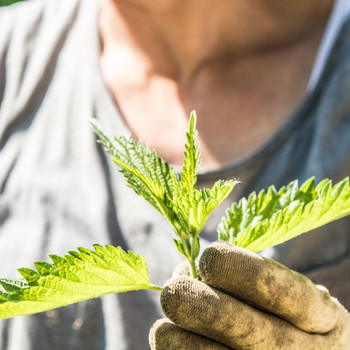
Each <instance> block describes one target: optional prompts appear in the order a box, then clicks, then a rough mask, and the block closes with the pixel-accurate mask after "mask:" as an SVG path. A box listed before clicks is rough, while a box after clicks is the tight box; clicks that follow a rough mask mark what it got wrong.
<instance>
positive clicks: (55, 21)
mask: <svg viewBox="0 0 350 350" xmlns="http://www.w3.org/2000/svg"><path fill="white" fill-rule="evenodd" d="M82 2H83V0H70V1H62V0H28V1H24V2H20V3H17V4H15V5H12V6H9V7H4V8H1V9H0V30H1V33H2V35H1V36H0V50H2V51H3V50H4V47H9V46H14V45H19V44H22V45H23V46H28V47H29V46H30V45H32V44H33V41H35V39H36V38H37V37H38V36H40V35H41V34H42V35H44V34H45V35H47V34H48V33H49V32H51V33H52V32H53V31H55V30H59V28H60V27H62V26H64V24H65V23H67V22H68V21H69V19H71V18H72V16H74V15H75V14H76V12H77V9H78V8H79V7H80V5H81V3H82ZM1 53H2V52H1Z"/></svg>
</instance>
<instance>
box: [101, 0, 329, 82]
mask: <svg viewBox="0 0 350 350" xmlns="http://www.w3.org/2000/svg"><path fill="white" fill-rule="evenodd" d="M332 4H333V0H313V1H304V0H297V1H291V0H288V1H282V2H281V1H276V0H250V1H246V0H235V1H232V0H220V1H217V2H215V4H213V1H212V0H186V1H179V0H160V1H158V0H104V2H103V6H102V11H101V17H103V20H101V21H100V24H101V26H100V30H101V38H102V43H106V42H108V43H109V44H111V43H113V41H115V42H116V43H118V45H119V46H120V45H121V43H122V42H123V41H124V40H125V42H127V43H128V45H130V43H131V42H132V43H133V45H134V48H135V50H137V51H138V52H139V54H140V55H142V56H144V57H143V58H144V60H145V62H147V65H149V67H148V69H149V70H150V72H151V74H154V73H155V74H160V75H164V76H166V77H169V78H172V79H175V80H178V81H183V82H185V81H186V80H190V79H191V77H193V76H195V75H196V73H197V72H198V71H199V70H200V69H201V68H203V67H206V66H207V65H210V64H211V63H213V62H214V63H217V62H219V61H221V60H223V61H226V60H227V59H231V60H232V59H235V57H237V58H240V57H244V56H250V55H254V54H256V53H259V52H261V51H266V50H273V49H274V48H281V46H284V45H290V44H291V43H292V42H293V41H298V40H300V39H301V38H302V37H305V36H307V35H308V34H309V33H310V32H312V31H313V30H315V28H317V27H319V26H320V25H324V23H325V21H326V20H327V17H328V15H329V12H330V8H331V6H332ZM252 23H253V24H254V25H252Z"/></svg>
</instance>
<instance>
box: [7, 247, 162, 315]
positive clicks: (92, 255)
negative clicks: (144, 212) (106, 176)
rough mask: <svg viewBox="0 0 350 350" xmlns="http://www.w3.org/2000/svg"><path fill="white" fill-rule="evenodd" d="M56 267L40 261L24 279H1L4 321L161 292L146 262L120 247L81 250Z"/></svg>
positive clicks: (23, 271)
mask: <svg viewBox="0 0 350 350" xmlns="http://www.w3.org/2000/svg"><path fill="white" fill-rule="evenodd" d="M78 250H79V252H69V255H65V256H64V257H60V256H57V255H51V256H50V257H51V259H52V261H53V264H49V263H47V262H43V261H39V262H36V263H35V264H34V265H35V267H36V271H35V270H31V269H27V268H22V269H19V270H18V271H19V272H20V273H21V275H22V276H23V277H24V279H18V280H16V279H0V284H1V285H2V287H3V288H4V291H0V318H8V317H14V316H19V315H28V314H33V313H36V312H41V311H45V310H50V309H54V308H57V307H61V306H64V305H69V304H72V303H76V302H78V301H82V300H86V299H90V298H96V297H99V296H101V295H104V294H108V293H117V292H126V291H131V290H137V289H154V290H161V288H160V287H156V286H153V285H152V284H151V283H150V282H149V277H148V276H149V273H148V269H147V265H146V262H145V259H144V258H143V257H141V256H140V255H135V254H133V253H132V252H129V253H126V252H124V251H123V250H122V249H121V248H120V247H118V248H115V247H113V246H110V245H106V246H105V247H102V246H100V245H95V250H94V251H92V250H89V249H86V248H79V249H78Z"/></svg>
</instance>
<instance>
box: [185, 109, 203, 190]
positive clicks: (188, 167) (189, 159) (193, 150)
mask: <svg viewBox="0 0 350 350" xmlns="http://www.w3.org/2000/svg"><path fill="white" fill-rule="evenodd" d="M196 121H197V117H196V113H195V112H194V111H193V112H192V113H191V116H190V123H189V131H188V132H187V133H186V138H187V144H186V145H185V149H186V151H185V153H184V155H185V158H184V164H183V167H182V173H181V188H182V190H183V191H184V193H192V191H193V190H195V188H196V182H197V171H198V167H199V165H200V153H199V143H198V141H197V135H198V132H197V130H196Z"/></svg>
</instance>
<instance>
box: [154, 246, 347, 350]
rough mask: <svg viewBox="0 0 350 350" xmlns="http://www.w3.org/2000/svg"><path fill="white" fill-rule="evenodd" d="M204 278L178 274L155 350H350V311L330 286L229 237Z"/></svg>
mask: <svg viewBox="0 0 350 350" xmlns="http://www.w3.org/2000/svg"><path fill="white" fill-rule="evenodd" d="M199 273H200V275H201V278H202V279H203V281H204V282H205V283H203V282H200V281H196V280H193V279H191V278H190V277H188V276H186V275H185V274H183V275H180V276H179V275H178V276H177V277H173V278H172V279H171V280H170V281H168V282H167V284H166V286H165V287H164V290H163V292H162V295H161V304H162V308H163V311H164V313H165V315H166V316H167V317H168V318H169V319H170V320H171V321H172V322H173V323H172V322H171V321H169V320H168V319H163V320H159V321H157V322H156V323H155V324H154V325H153V327H152V329H151V332H150V345H151V347H152V349H153V350H175V349H176V350H209V349H210V350H224V349H235V350H240V349H244V350H246V349H249V350H277V349H283V350H287V349H288V350H295V349H300V350H345V349H350V314H349V313H348V312H347V311H346V310H345V308H344V307H343V306H342V305H341V304H340V303H339V302H338V301H337V300H336V299H334V298H332V297H331V296H330V295H329V293H328V291H327V290H326V289H325V288H324V287H322V286H316V285H314V284H313V283H312V282H311V281H310V280H309V279H307V278H306V277H305V276H303V275H300V274H298V273H296V272H294V271H291V270H289V269H287V268H286V267H285V266H283V265H281V264H279V263H277V262H275V261H273V260H269V259H266V258H262V257H260V256H259V255H257V254H254V253H250V252H248V251H246V250H244V249H241V248H237V247H235V246H233V245H231V244H229V243H224V242H216V243H214V244H212V245H211V246H210V247H209V248H207V249H206V250H205V251H204V253H203V255H202V257H201V259H200V263H199Z"/></svg>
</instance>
